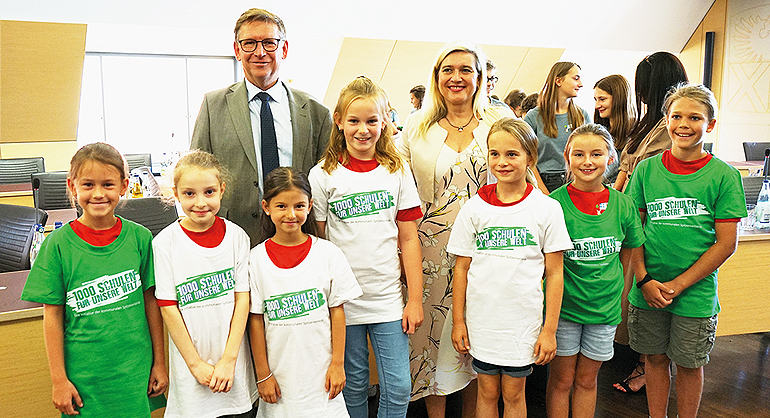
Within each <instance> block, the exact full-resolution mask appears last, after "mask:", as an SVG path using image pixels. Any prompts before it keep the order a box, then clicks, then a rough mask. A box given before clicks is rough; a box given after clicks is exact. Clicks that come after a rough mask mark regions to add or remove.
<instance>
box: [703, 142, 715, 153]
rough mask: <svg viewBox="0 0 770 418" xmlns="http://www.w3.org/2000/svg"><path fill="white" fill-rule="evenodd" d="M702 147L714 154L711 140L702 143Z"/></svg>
mask: <svg viewBox="0 0 770 418" xmlns="http://www.w3.org/2000/svg"><path fill="white" fill-rule="evenodd" d="M703 149H704V150H705V151H706V152H708V153H709V154H714V143H713V142H704V143H703Z"/></svg>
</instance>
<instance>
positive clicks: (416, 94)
mask: <svg viewBox="0 0 770 418" xmlns="http://www.w3.org/2000/svg"><path fill="white" fill-rule="evenodd" d="M424 98H425V86H423V85H422V84H419V85H417V86H414V87H412V89H411V90H409V103H411V104H412V107H414V109H412V111H411V112H409V113H410V114H411V113H414V112H416V111H418V110H420V109H422V100H423V99H424Z"/></svg>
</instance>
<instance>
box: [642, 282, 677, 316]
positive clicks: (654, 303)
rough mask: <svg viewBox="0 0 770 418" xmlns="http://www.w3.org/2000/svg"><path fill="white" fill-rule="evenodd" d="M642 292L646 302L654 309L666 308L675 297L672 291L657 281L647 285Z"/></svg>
mask: <svg viewBox="0 0 770 418" xmlns="http://www.w3.org/2000/svg"><path fill="white" fill-rule="evenodd" d="M641 290H642V296H644V300H645V301H646V302H647V304H648V305H650V307H652V308H658V309H662V308H665V307H666V306H668V305H670V304H671V301H672V299H673V298H674V296H675V295H674V291H673V290H672V289H669V288H668V286H666V285H664V284H663V283H661V282H659V281H657V280H655V279H653V280H650V281H649V282H647V283H645V284H644V286H642V289H641Z"/></svg>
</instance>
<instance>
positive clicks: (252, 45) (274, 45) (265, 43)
mask: <svg viewBox="0 0 770 418" xmlns="http://www.w3.org/2000/svg"><path fill="white" fill-rule="evenodd" d="M282 40H283V39H276V38H265V39H263V40H261V41H257V40H254V39H241V40H240V41H238V45H240V46H241V50H242V51H243V52H254V51H256V50H257V45H258V44H262V49H264V50H265V52H273V51H275V50H276V49H278V45H280V43H281V41H282Z"/></svg>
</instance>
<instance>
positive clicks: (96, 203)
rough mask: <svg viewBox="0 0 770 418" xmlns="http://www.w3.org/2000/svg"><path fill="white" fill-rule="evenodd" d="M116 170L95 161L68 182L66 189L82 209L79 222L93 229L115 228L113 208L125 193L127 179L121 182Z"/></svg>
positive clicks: (82, 168)
mask: <svg viewBox="0 0 770 418" xmlns="http://www.w3.org/2000/svg"><path fill="white" fill-rule="evenodd" d="M121 177H122V176H121V175H120V172H119V171H118V169H117V168H115V167H113V166H111V165H108V164H104V163H101V162H98V161H93V160H92V161H88V162H86V163H84V164H83V166H82V167H81V168H80V171H79V172H78V173H77V176H76V177H75V178H74V179H73V178H68V179H67V187H68V188H69V190H70V193H71V194H72V196H73V197H74V198H75V200H76V201H77V203H78V204H79V205H80V207H81V208H83V215H81V216H80V218H79V220H80V222H81V223H82V224H83V225H85V226H87V227H89V228H92V229H107V228H110V227H112V226H113V225H115V213H114V212H115V207H116V206H117V205H118V202H119V201H120V196H123V195H124V194H125V193H126V190H128V179H127V178H125V179H121Z"/></svg>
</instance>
